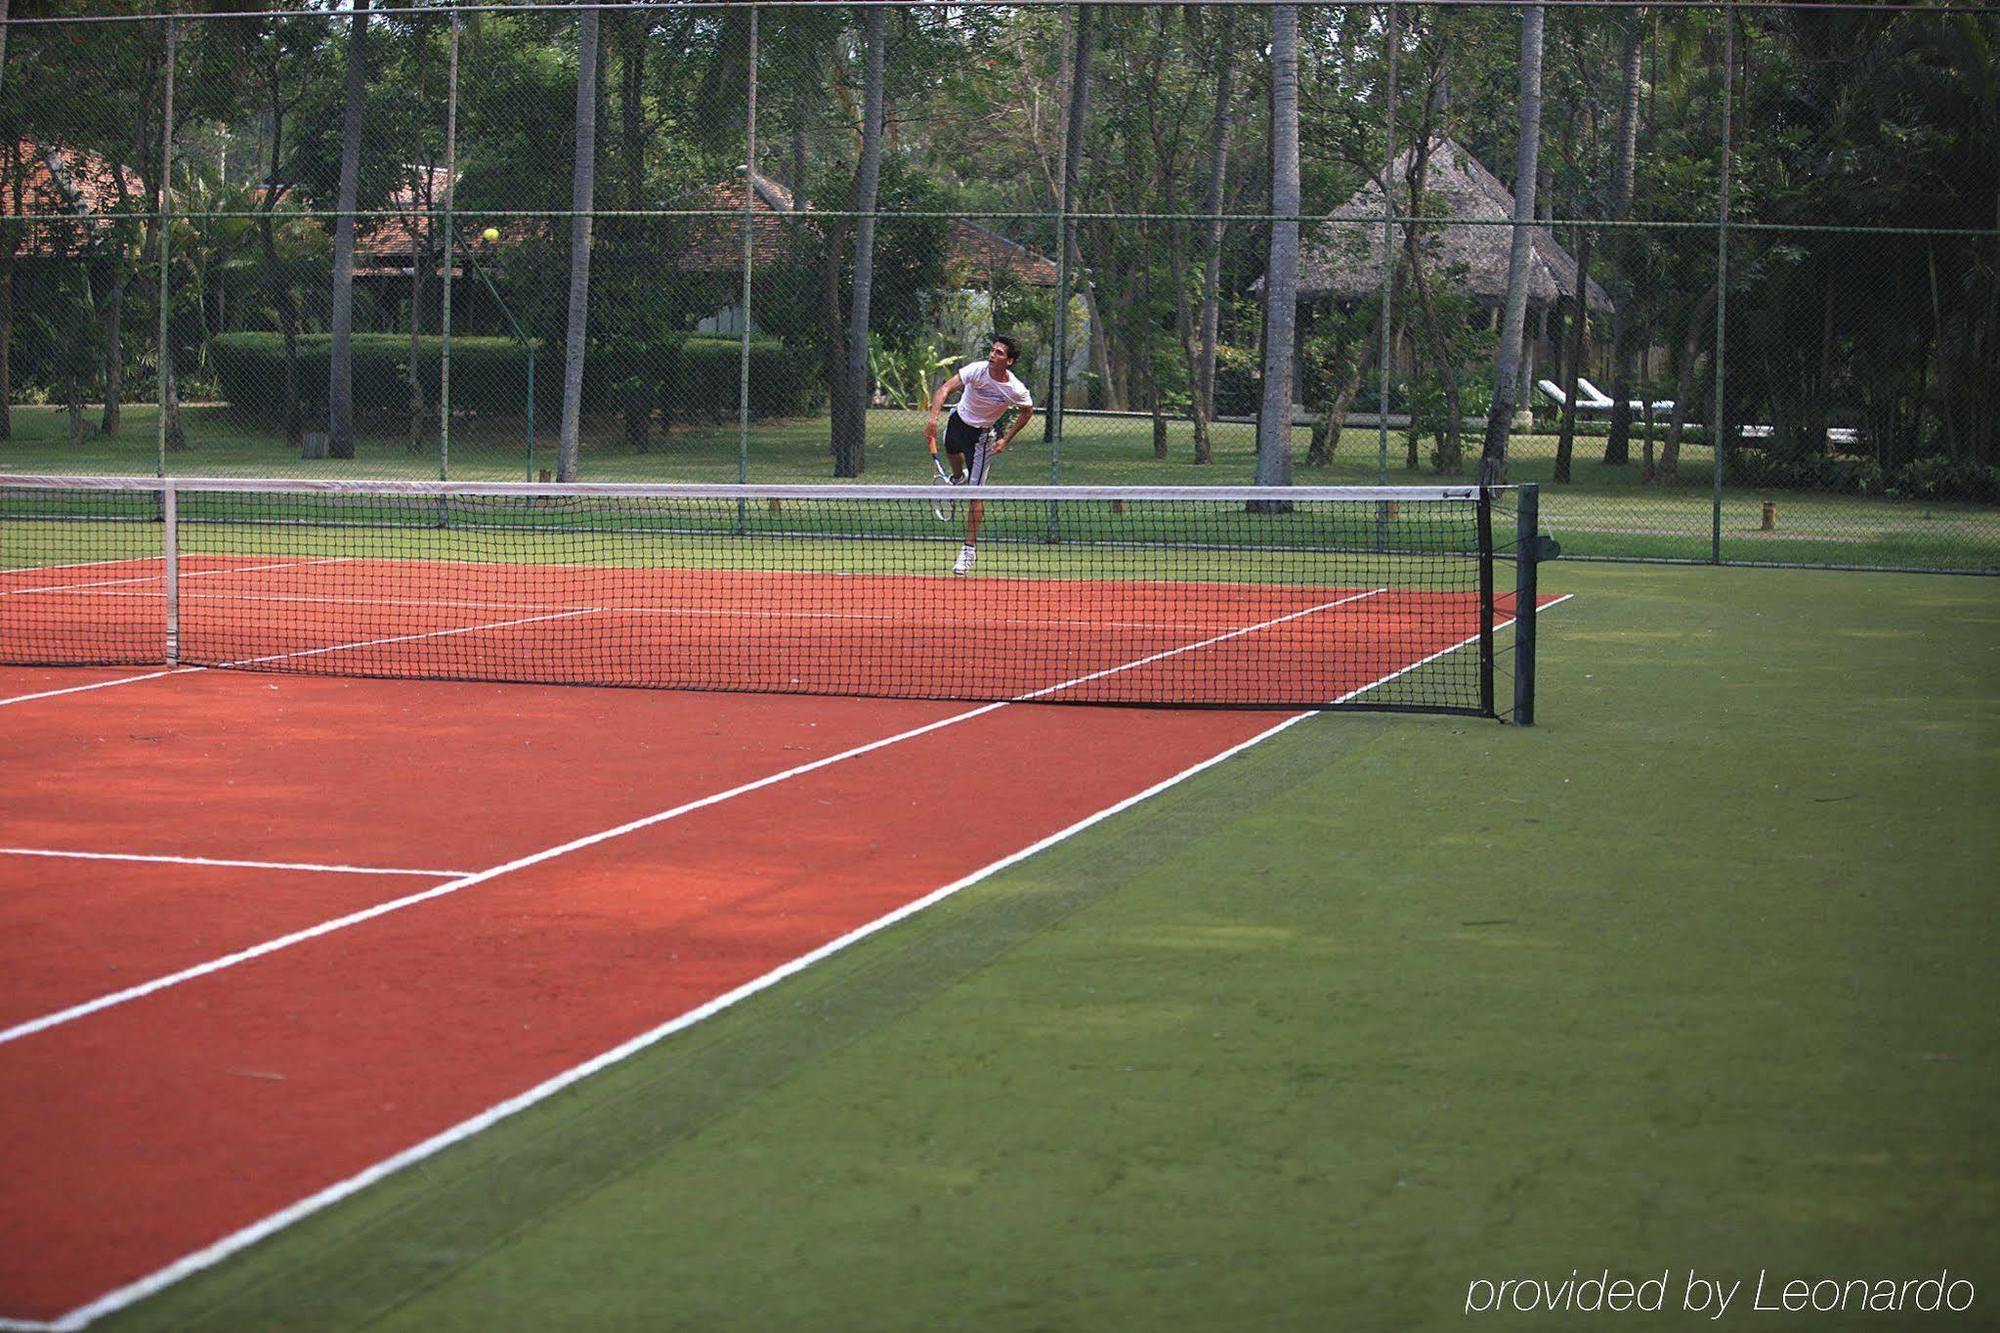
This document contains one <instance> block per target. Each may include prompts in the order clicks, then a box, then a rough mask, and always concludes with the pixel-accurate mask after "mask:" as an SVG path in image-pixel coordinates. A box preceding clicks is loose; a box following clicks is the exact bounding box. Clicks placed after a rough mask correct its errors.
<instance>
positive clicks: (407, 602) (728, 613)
mask: <svg viewBox="0 0 2000 1333" xmlns="http://www.w3.org/2000/svg"><path fill="white" fill-rule="evenodd" d="M1269 586H1270V587H1273V588H1282V587H1283V585H1281V584H1272V585H1269ZM86 595H88V596H92V597H145V596H147V595H148V594H142V593H133V592H115V591H114V592H100V591H91V592H88V593H87V594H86ZM182 601H184V602H272V603H277V604H281V605H305V606H386V607H390V608H393V609H396V610H407V611H437V610H450V611H549V610H564V609H582V608H564V607H563V606H562V605H561V604H560V603H555V602H508V601H499V602H488V601H462V600H457V599H450V598H436V599H433V598H421V597H357V596H351V595H348V596H341V595H335V594H327V593H252V592H199V593H191V594H188V595H186V596H184V597H183V598H182ZM588 609H589V610H593V611H597V612H600V613H602V614H604V615H630V616H685V617H688V618H689V619H701V618H704V617H707V618H714V619H733V620H806V621H841V622H847V621H853V622H858V623H863V624H885V625H895V624H919V625H924V626H933V627H936V628H940V629H960V628H964V627H966V626H1001V627H1009V628H1017V629H1141V630H1166V631H1169V632H1174V633H1197V634H1199V633H1202V632H1203V631H1205V630H1207V629H1210V628H1212V626H1210V625H1197V624H1191V623H1189V622H1187V621H1159V620H1100V619H1097V618H1091V619H1082V620H1079V619H1071V618H1066V617H1039V618H1037V617H1029V616H1009V617H998V616H967V617H965V618H964V619H959V620H952V619H940V618H938V617H936V616H929V615H921V614H916V613H913V612H910V611H900V612H865V611H799V610H790V609H770V610H765V609H760V608H756V607H727V606H701V605H691V606H673V605H667V604H662V603H654V604H652V605H646V606H617V605H611V604H604V603H600V604H598V605H596V606H593V607H590V608H588Z"/></svg>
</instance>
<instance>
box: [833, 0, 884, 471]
mask: <svg viewBox="0 0 2000 1333" xmlns="http://www.w3.org/2000/svg"><path fill="white" fill-rule="evenodd" d="M888 20H889V13H888V11H887V10H886V9H883V8H882V7H880V6H879V5H878V6H876V7H874V8H872V9H870V10H868V11H867V16H866V18H864V19H863V21H862V22H863V29H864V31H865V33H866V38H865V41H866V44H867V67H866V73H865V75H864V78H863V84H862V95H861V163H860V165H859V167H858V168H856V171H855V197H856V204H855V209H854V211H855V212H856V213H857V214H858V215H859V216H858V217H856V218H855V227H854V308H853V309H852V310H850V311H849V312H848V331H847V368H846V370H847V373H846V375H845V376H844V379H843V382H842V387H841V392H842V393H843V394H844V395H845V397H846V399H847V414H846V415H847V420H846V422H845V425H846V429H845V430H844V431H841V432H840V433H838V434H836V435H835V436H834V439H833V475H834V476H836V477H858V476H860V475H861V473H862V472H863V470H864V469H866V468H867V466H868V454H867V449H868V313H869V311H868V307H869V303H870V301H871V300H872V299H873V297H874V293H875V204H876V196H877V193H878V190H879V188H880V186H881V183H882V83H883V78H884V67H885V64H886V59H887V54H886V48H887V46H888Z"/></svg>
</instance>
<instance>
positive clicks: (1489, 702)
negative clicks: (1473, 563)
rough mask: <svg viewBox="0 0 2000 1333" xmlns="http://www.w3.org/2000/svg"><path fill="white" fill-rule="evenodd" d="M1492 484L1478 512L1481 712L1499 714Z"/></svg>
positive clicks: (1482, 491)
mask: <svg viewBox="0 0 2000 1333" xmlns="http://www.w3.org/2000/svg"><path fill="white" fill-rule="evenodd" d="M1493 489H1494V488H1493V487H1491V486H1481V487H1480V488H1479V500H1478V502H1477V512H1478V515H1479V712H1480V714H1481V716H1484V717H1497V716H1499V714H1497V713H1496V712H1495V711H1494V708H1493Z"/></svg>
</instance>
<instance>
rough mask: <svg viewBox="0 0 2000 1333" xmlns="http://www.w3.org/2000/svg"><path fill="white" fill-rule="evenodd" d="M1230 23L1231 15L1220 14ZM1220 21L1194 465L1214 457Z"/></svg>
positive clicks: (1224, 62) (1225, 167) (1228, 76)
mask: <svg viewBox="0 0 2000 1333" xmlns="http://www.w3.org/2000/svg"><path fill="white" fill-rule="evenodd" d="M1220 12H1221V13H1222V14H1224V15H1225V16H1227V19H1233V17H1234V15H1233V13H1232V11H1230V10H1227V9H1225V10H1222V11H1220ZM1227 19H1226V20H1225V27H1224V29H1223V32H1222V37H1221V40H1220V46H1221V53H1220V63H1219V65H1218V67H1217V69H1216V71H1215V123H1214V127H1213V129H1212V130H1211V131H1210V134H1211V139H1210V145H1209V159H1208V191H1207V193H1206V195H1204V196H1203V199H1202V209H1203V211H1204V212H1206V213H1207V214H1208V215H1209V221H1208V246H1207V249H1206V250H1205V251H1204V252H1203V255H1202V268H1201V360H1200V362H1199V364H1198V365H1197V366H1196V367H1195V372H1194V380H1195V384H1194V397H1195V401H1196V402H1197V403H1199V404H1200V410H1199V412H1198V413H1197V416H1196V420H1195V431H1194V461H1195V462H1197V463H1207V462H1208V461H1210V459H1212V458H1213V457H1214V454H1213V451H1212V450H1211V447H1210V444H1209V438H1208V423H1209V422H1211V421H1213V420H1214V419H1215V356H1216V350H1215V349H1216V339H1217V335H1218V333H1219V331H1220V327H1219V326H1220V324H1221V311H1222V299H1221V279H1222V233H1223V223H1222V219H1221V218H1220V217H1218V216H1216V215H1217V214H1219V213H1221V212H1222V204H1223V185H1224V183H1225V182H1226V181H1227V179H1228V175H1229V130H1230V122H1231V119H1232V117H1233V114H1234V111H1235V107H1234V105H1233V103H1234V102H1235V100H1236V87H1235V78H1236V42H1235V40H1234V34H1233V33H1232V32H1230V31H1229V29H1230V27H1233V26H1234V25H1233V23H1230V22H1228V21H1227Z"/></svg>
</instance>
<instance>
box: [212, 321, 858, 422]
mask: <svg viewBox="0 0 2000 1333" xmlns="http://www.w3.org/2000/svg"><path fill="white" fill-rule="evenodd" d="M332 345H333V340H332V339H331V338H330V337H328V336H327V335H325V334H314V335H307V336H305V337H301V338H300V339H299V340H298V376H299V404H300V410H301V411H302V412H303V413H304V414H305V415H306V416H307V417H308V418H309V419H310V418H312V417H314V416H318V415H321V414H323V413H325V411H326V397H327V394H326V389H327V375H328V371H329V361H330V358H331V355H332ZM443 346H444V341H443V339H441V338H435V337H431V338H420V339H418V340H417V355H416V359H417V365H416V373H417V374H418V375H419V376H420V377H421V378H422V379H423V382H424V385H425V396H426V397H427V398H430V399H433V400H434V399H435V398H436V396H437V383H438V373H439V370H440V365H441V360H442V352H443ZM561 351H562V349H561V347H560V346H551V345H538V346H537V348H536V357H535V400H536V404H537V407H538V410H539V412H540V413H541V414H543V415H553V414H555V413H557V412H559V411H560V410H561V406H562V357H561ZM741 352H742V347H741V344H740V343H739V342H738V341H737V340H735V339H733V338H706V337H693V336H689V335H687V334H668V335H665V336H663V337H660V338H656V339H653V340H650V341H648V342H645V343H621V344H619V345H617V346H614V347H593V348H591V349H590V351H589V352H588V353H586V354H585V357H584V368H583V406H584V410H585V411H586V412H605V411H611V410H615V409H616V408H618V407H620V406H621V405H622V404H623V403H624V402H625V398H624V397H623V395H625V394H631V393H640V392H648V391H649V390H648V389H647V388H646V387H645V386H649V385H650V386H652V388H651V390H650V392H654V393H656V394H657V401H658V402H659V403H660V404H661V406H662V407H663V408H665V409H666V412H667V415H668V419H669V420H681V421H687V420H694V419H700V418H705V417H719V416H727V415H734V414H735V412H736V398H737V382H738V374H739V357H740V356H741ZM209 359H210V363H211V364H212V365H213V366H214V367H215V378H216V383H217V385H218V386H219V387H220V389H221V391H222V395H223V397H225V398H226V399H228V401H229V402H230V404H231V405H232V406H233V407H235V408H236V409H237V410H238V411H241V412H244V413H247V414H249V415H251V416H253V417H257V418H260V419H263V420H266V421H275V420H276V419H277V418H278V415H279V413H280V412H281V411H282V410H283V406H284V386H285V342H284V338H283V337H282V336H281V335H279V334H275V333H225V334H221V335H219V336H217V337H216V338H215V339H214V340H213V341H212V342H211V343H210V345H209ZM409 360H410V340H409V337H408V335H407V334H396V333H358V334H356V335H354V409H355V411H356V412H360V413H395V412H400V411H402V410H404V408H405V407H407V405H408V403H409V395H410V390H409V380H408V374H409ZM527 371H528V356H527V351H526V349H524V348H523V347H522V346H521V345H520V344H519V343H517V342H515V341H514V340H513V339H511V338H494V337H455V338H453V339H452V340H451V404H452V411H453V413H454V414H457V413H461V412H463V413H475V414H477V413H493V414H497V415H503V416H518V415H519V414H520V413H521V412H522V410H523V408H524V406H525V403H526V395H527ZM815 379H816V377H815V376H814V375H812V374H811V373H810V372H809V370H808V369H807V367H806V366H805V364H804V363H803V362H802V361H801V359H800V358H798V357H795V356H792V355H791V354H790V353H788V352H787V351H786V349H785V348H784V346H783V345H782V344H781V343H779V342H778V341H777V340H775V339H770V338H762V339H753V340H752V341H751V344H750V411H751V413H752V414H753V415H755V416H760V417H766V416H795V415H799V414H801V413H804V412H808V411H811V410H812V408H813V407H814V406H815V405H816V395H817V394H818V393H819V386H818V385H817V384H816V383H815V382H814V381H815Z"/></svg>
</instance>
